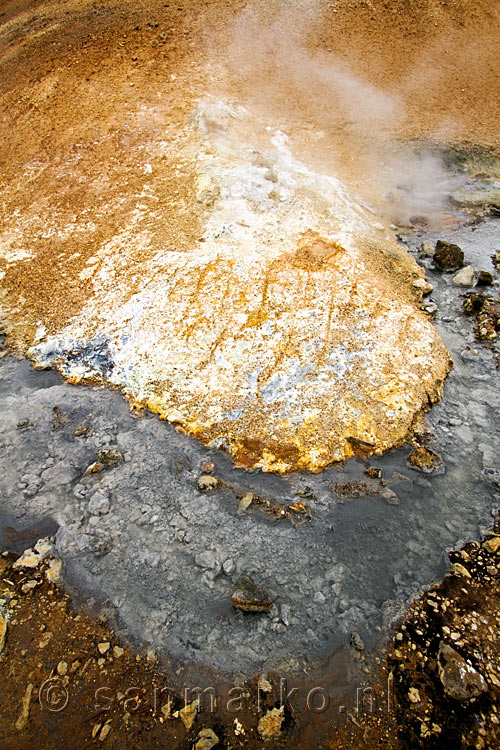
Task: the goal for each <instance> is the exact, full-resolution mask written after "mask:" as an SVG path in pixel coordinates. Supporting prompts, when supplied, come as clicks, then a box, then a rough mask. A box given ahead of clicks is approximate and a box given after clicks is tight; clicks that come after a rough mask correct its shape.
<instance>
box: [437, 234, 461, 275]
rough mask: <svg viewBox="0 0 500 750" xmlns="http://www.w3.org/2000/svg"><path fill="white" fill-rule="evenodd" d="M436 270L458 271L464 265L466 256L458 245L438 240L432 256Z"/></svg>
mask: <svg viewBox="0 0 500 750" xmlns="http://www.w3.org/2000/svg"><path fill="white" fill-rule="evenodd" d="M432 257H433V260H434V264H435V266H436V268H438V269H439V270H440V271H458V269H459V268H462V266H463V264H464V254H463V251H462V249H461V248H460V247H459V246H458V245H453V244H452V243H451V242H445V241H444V240H438V241H437V243H436V249H435V252H434V255H433V256H432Z"/></svg>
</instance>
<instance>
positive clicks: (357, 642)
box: [349, 632, 365, 651]
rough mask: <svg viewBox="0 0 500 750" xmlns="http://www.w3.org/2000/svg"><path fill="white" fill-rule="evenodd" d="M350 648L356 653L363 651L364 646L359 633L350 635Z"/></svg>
mask: <svg viewBox="0 0 500 750" xmlns="http://www.w3.org/2000/svg"><path fill="white" fill-rule="evenodd" d="M349 643H350V645H351V647H352V648H353V649H355V650H356V651H364V650H365V644H364V642H363V639H362V638H361V636H360V634H359V633H356V632H354V633H352V634H351V640H350V641H349Z"/></svg>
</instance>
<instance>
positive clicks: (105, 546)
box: [0, 220, 500, 674]
mask: <svg viewBox="0 0 500 750" xmlns="http://www.w3.org/2000/svg"><path fill="white" fill-rule="evenodd" d="M437 236H439V237H440V238H442V239H448V240H451V241H454V242H457V243H458V244H460V245H461V246H462V247H463V249H464V252H465V256H466V262H471V263H473V265H474V266H475V267H476V268H477V269H485V270H492V265H491V261H490V256H491V254H492V253H493V252H494V250H496V249H498V248H500V222H498V221H495V220H490V221H487V222H485V223H483V224H482V225H479V226H477V227H468V228H465V229H462V230H459V231H457V232H448V233H446V232H445V233H440V234H439V235H436V236H432V235H430V236H425V235H419V236H415V237H412V238H411V239H409V240H408V245H409V248H410V251H412V252H414V253H415V255H416V256H417V257H419V256H418V251H417V249H418V247H419V245H420V243H421V241H422V240H427V239H431V240H434V239H436V237H437ZM419 262H421V263H423V264H424V265H427V266H428V270H427V277H428V279H429V280H430V281H431V283H433V284H434V286H435V289H434V292H433V294H432V298H433V300H434V301H435V302H436V303H437V305H438V313H437V318H436V325H437V327H438V329H439V331H440V333H441V335H442V337H443V339H444V341H445V343H446V345H447V347H448V349H449V350H450V353H451V355H452V358H453V361H454V364H455V367H454V369H453V371H452V373H451V374H450V376H449V378H448V380H447V383H446V388H445V395H444V398H443V400H442V401H441V403H439V404H438V405H437V406H435V407H433V409H432V411H431V413H430V415H429V416H428V426H429V430H430V432H431V439H430V443H429V445H430V447H431V448H433V449H434V450H435V451H437V452H438V453H439V454H440V455H441V456H442V458H443V461H444V465H445V471H444V473H442V474H437V475H427V474H423V473H421V472H419V471H416V470H414V469H411V468H409V467H408V466H407V465H406V458H407V456H408V454H409V452H410V448H402V449H400V450H394V451H389V452H388V453H387V454H385V455H384V456H382V457H379V458H378V457H373V458H370V459H363V458H362V457H358V458H357V459H355V460H351V461H349V462H347V463H345V464H341V465H336V466H333V467H331V468H328V469H327V470H325V471H323V472H322V473H320V474H315V475H309V474H292V475H288V476H285V477H279V476H275V475H269V474H261V473H259V472H254V473H250V472H245V471H242V470H237V469H235V468H234V466H233V464H232V462H231V460H230V459H229V457H228V456H226V455H225V454H223V453H221V452H217V451H208V450H207V449H206V448H204V447H202V446H201V445H199V444H198V443H196V442H195V441H194V440H192V439H190V438H187V437H186V436H185V435H183V434H181V433H180V432H177V431H176V430H175V429H174V428H173V427H172V426H171V425H167V424H165V423H163V422H160V421H159V420H157V418H156V417H154V416H152V415H145V416H143V417H142V418H135V417H134V416H132V415H131V414H130V412H129V409H128V407H127V405H126V403H125V402H124V401H123V399H122V398H121V396H120V395H119V394H118V393H116V392H112V391H110V390H106V389H101V388H96V387H85V386H71V385H67V384H64V383H63V382H62V380H61V379H60V378H59V376H58V375H56V374H54V373H51V372H43V373H35V372H33V371H32V370H31V369H30V367H29V365H28V364H27V363H26V362H22V361H17V360H14V359H11V358H9V357H5V358H4V359H2V360H0V400H1V405H2V410H1V416H0V427H1V433H2V440H1V443H2V447H1V453H0V471H1V473H0V476H1V486H2V494H1V506H0V513H1V514H2V515H0V521H1V523H2V527H3V534H4V545H6V546H7V547H9V546H10V547H12V548H13V549H15V551H17V552H18V551H19V550H20V546H22V544H20V540H21V539H22V530H23V529H27V528H32V529H33V528H37V529H39V530H40V533H41V534H46V533H51V534H53V533H55V531H56V526H55V524H59V525H60V528H59V530H58V531H57V533H56V534H55V538H56V548H57V551H58V553H59V554H60V555H61V556H62V558H63V560H64V562H65V577H66V581H67V584H68V585H70V587H71V588H72V589H73V590H74V591H75V592H80V594H82V595H85V596H87V597H88V596H91V597H94V598H95V599H96V600H98V601H100V602H101V603H103V604H104V605H105V607H106V608H107V609H108V610H109V611H110V612H114V613H115V614H116V615H117V616H118V619H119V621H120V626H121V628H122V634H123V635H125V636H128V637H130V638H133V639H134V640H136V641H139V642H143V643H147V644H152V645H153V646H154V647H156V648H158V649H163V650H165V652H167V653H168V654H170V655H171V656H173V657H174V658H176V659H180V660H185V659H190V660H191V659H192V660H195V661H199V662H202V663H205V664H208V665H210V666H213V667H215V668H217V669H221V670H224V671H228V672H243V673H248V674H250V673H252V672H253V671H254V670H257V669H260V668H262V667H267V668H274V669H277V670H282V671H287V672H290V671H292V672H293V671H294V670H297V669H299V668H300V667H303V666H304V665H305V662H306V661H308V662H311V661H312V662H315V661H316V660H317V659H319V660H320V661H323V659H324V658H325V656H326V655H327V654H328V653H330V652H331V651H332V650H333V649H335V648H336V647H338V646H341V645H342V644H344V643H346V642H348V640H349V639H350V637H351V634H352V633H353V632H354V631H356V632H358V633H359V634H360V635H361V637H362V639H363V640H364V642H365V644H366V646H368V647H369V646H370V645H372V644H374V643H375V641H377V640H378V639H380V637H381V636H383V635H384V633H387V629H388V627H389V624H390V622H391V621H392V619H393V618H394V617H396V616H397V615H398V613H400V612H402V610H403V608H404V607H405V605H406V604H407V603H408V601H409V600H410V599H411V598H412V597H413V596H415V594H416V593H418V591H419V590H421V588H422V587H423V586H426V585H428V584H429V583H431V582H432V581H435V580H436V579H438V578H439V577H440V576H442V574H443V573H444V571H445V570H446V567H447V556H446V551H447V550H449V549H451V548H453V547H456V546H457V545H458V544H459V543H460V542H461V541H463V540H465V539H470V538H477V537H478V535H479V534H480V532H481V529H486V528H487V527H488V526H489V525H490V524H491V520H492V515H493V514H494V513H495V511H496V509H497V508H498V487H497V486H496V485H495V483H494V482H493V481H492V479H495V478H496V477H498V476H499V475H500V474H499V473H498V472H500V465H499V459H498V451H497V446H498V444H499V439H500V419H499V417H498V400H499V393H500V389H499V373H498V371H496V369H495V362H494V360H493V357H492V354H491V352H490V351H489V350H488V349H487V348H486V347H484V346H483V345H481V344H478V343H475V342H474V338H473V331H472V328H473V323H472V321H471V320H470V319H468V318H467V317H465V316H464V315H463V314H462V313H461V295H463V293H464V291H466V290H463V289H459V288H456V287H454V286H453V285H452V284H451V276H450V275H447V274H440V273H438V272H434V271H432V270H431V268H430V260H426V259H423V260H422V258H419ZM108 447H116V448H118V449H119V450H120V451H121V452H122V454H123V457H124V461H123V462H122V463H121V464H119V465H116V466H115V467H112V468H109V469H106V470H104V471H102V472H100V473H98V474H91V475H88V476H83V474H84V472H85V469H86V467H87V466H88V465H89V464H91V463H92V461H94V460H95V458H96V455H97V452H98V451H99V450H102V449H104V448H108ZM207 459H209V460H211V461H213V462H214V463H215V471H214V474H215V475H216V476H218V477H219V479H220V481H221V486H220V487H219V489H217V490H215V491H213V492H210V493H200V492H199V491H198V489H197V479H198V477H199V475H200V473H201V468H200V467H201V464H202V462H203V461H204V460H207ZM368 466H375V467H379V468H380V469H381V470H382V472H383V477H384V481H385V486H381V485H380V482H379V481H378V480H376V479H369V478H368V477H367V476H366V475H365V474H364V471H365V469H366V468H367V467H368ZM495 472H496V473H495ZM348 483H351V484H348ZM353 483H354V484H353ZM245 492H252V493H254V495H255V496H258V497H259V498H260V499H259V501H258V502H253V503H252V504H251V505H250V507H249V508H248V509H247V510H245V511H238V507H239V501H240V498H241V496H242V495H243V494H244V493H245ZM297 493H300V494H297ZM103 498H104V500H103ZM91 500H93V501H94V502H93V503H92V502H90V501H91ZM300 500H303V501H304V503H305V504H306V505H307V513H300V511H299V512H290V511H289V510H288V506H289V505H291V504H294V503H297V502H298V501H300ZM266 501H269V503H270V507H269V506H266ZM89 503H90V505H89ZM99 503H100V504H101V505H100V507H101V510H100V512H98V511H96V505H99ZM273 508H274V510H276V508H278V510H279V508H283V510H284V511H285V512H284V514H283V515H282V516H278V518H277V517H276V513H275V512H272V510H273ZM49 518H50V519H53V521H52V522H51V523H52V524H53V525H50V524H49V522H48V521H46V522H40V519H49ZM43 523H46V524H49V525H45V526H44V525H43ZM37 524H41V525H38V526H37ZM16 534H17V536H16ZM31 541H32V539H31V538H30V539H29V540H28V537H26V542H27V545H28V543H29V542H31ZM241 574H249V575H251V576H252V577H253V578H254V580H255V581H256V582H258V583H259V584H260V585H262V586H264V587H265V588H266V589H267V591H268V592H269V594H270V595H271V597H272V599H273V602H274V604H273V607H272V609H271V611H270V613H269V614H266V615H244V614H242V613H239V612H236V611H235V610H234V609H233V608H232V607H231V606H230V603H229V599H230V596H231V593H232V591H233V589H234V586H235V584H236V582H237V580H238V577H239V575H241Z"/></svg>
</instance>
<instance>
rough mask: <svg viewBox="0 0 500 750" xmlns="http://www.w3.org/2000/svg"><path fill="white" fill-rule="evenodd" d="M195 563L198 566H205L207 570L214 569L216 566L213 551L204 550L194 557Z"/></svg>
mask: <svg viewBox="0 0 500 750" xmlns="http://www.w3.org/2000/svg"><path fill="white" fill-rule="evenodd" d="M194 561H195V563H196V565H199V566H200V568H207V569H208V570H214V569H215V568H216V567H217V559H216V557H215V553H214V552H212V551H211V550H208V549H207V550H205V552H202V553H201V554H199V555H196V557H195V558H194Z"/></svg>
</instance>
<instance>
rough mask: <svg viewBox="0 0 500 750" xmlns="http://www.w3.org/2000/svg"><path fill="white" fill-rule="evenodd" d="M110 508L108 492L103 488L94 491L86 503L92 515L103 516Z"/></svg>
mask: <svg viewBox="0 0 500 750" xmlns="http://www.w3.org/2000/svg"><path fill="white" fill-rule="evenodd" d="M110 509H111V502H110V499H109V494H108V492H107V491H106V490H104V489H101V490H97V492H94V494H93V495H92V497H91V498H90V500H89V504H88V511H89V513H92V514H93V515H100V516H103V515H105V514H106V513H109V511H110Z"/></svg>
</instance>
